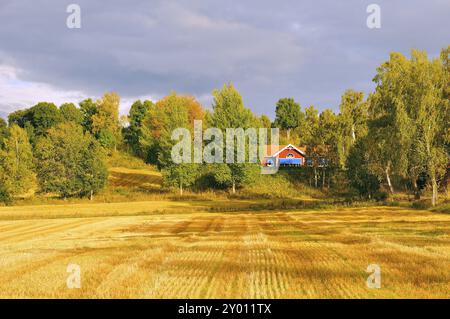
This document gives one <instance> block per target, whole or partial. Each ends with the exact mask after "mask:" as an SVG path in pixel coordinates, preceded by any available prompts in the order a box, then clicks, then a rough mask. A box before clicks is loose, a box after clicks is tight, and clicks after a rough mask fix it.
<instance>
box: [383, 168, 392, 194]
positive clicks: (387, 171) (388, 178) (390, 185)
mask: <svg viewBox="0 0 450 319" xmlns="http://www.w3.org/2000/svg"><path fill="white" fill-rule="evenodd" d="M389 171H390V164H388V165H387V166H386V170H385V173H386V181H387V183H388V186H389V192H390V193H391V194H394V187H393V186H392V183H391V177H390V175H389Z"/></svg>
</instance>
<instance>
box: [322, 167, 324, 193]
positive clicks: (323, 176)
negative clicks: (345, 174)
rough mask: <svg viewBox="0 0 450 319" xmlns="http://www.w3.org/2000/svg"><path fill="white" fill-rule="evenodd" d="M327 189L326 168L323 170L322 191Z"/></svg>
mask: <svg viewBox="0 0 450 319" xmlns="http://www.w3.org/2000/svg"><path fill="white" fill-rule="evenodd" d="M324 188H325V168H324V169H323V175H322V189H324Z"/></svg>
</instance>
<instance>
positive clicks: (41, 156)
mask: <svg viewBox="0 0 450 319" xmlns="http://www.w3.org/2000/svg"><path fill="white" fill-rule="evenodd" d="M35 157H36V163H37V175H38V180H39V184H40V186H41V189H42V190H43V191H44V192H50V193H57V194H59V195H61V196H62V197H64V198H67V197H71V196H81V197H83V196H90V197H91V198H92V196H93V194H95V193H96V192H98V191H99V190H101V189H102V188H103V187H104V186H105V185H106V182H107V178H108V171H107V167H106V164H105V161H104V153H103V151H102V149H101V147H100V145H99V143H98V142H97V141H96V140H95V139H94V138H93V137H92V136H91V135H90V134H89V133H83V129H82V127H81V126H79V125H76V124H75V123H72V122H69V123H63V124H60V125H58V126H56V127H54V128H51V129H50V130H49V131H48V136H47V137H44V138H41V139H40V140H39V141H38V143H37V146H36V151H35Z"/></svg>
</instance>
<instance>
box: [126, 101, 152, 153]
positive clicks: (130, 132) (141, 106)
mask: <svg viewBox="0 0 450 319" xmlns="http://www.w3.org/2000/svg"><path fill="white" fill-rule="evenodd" d="M153 106H154V104H153V102H152V101H149V100H146V101H144V102H142V101H141V100H137V101H136V102H134V103H133V105H132V106H131V108H130V112H129V115H128V120H129V125H128V127H126V128H125V129H124V138H125V141H126V143H127V144H128V145H129V146H130V147H131V149H132V150H133V153H134V154H135V155H137V156H139V157H143V150H142V147H141V143H140V140H141V138H142V125H143V121H144V119H145V117H146V115H147V113H148V112H149V111H150V109H151V108H152V107H153Z"/></svg>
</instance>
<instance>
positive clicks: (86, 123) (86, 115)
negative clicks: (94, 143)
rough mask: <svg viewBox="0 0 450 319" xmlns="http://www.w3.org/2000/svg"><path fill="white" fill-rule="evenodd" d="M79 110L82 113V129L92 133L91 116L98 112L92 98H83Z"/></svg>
mask: <svg viewBox="0 0 450 319" xmlns="http://www.w3.org/2000/svg"><path fill="white" fill-rule="evenodd" d="M80 111H81V114H82V115H83V120H82V121H81V125H82V126H83V128H84V131H85V132H89V133H91V134H93V133H94V131H93V117H94V115H96V114H97V113H98V109H97V104H96V103H95V102H94V101H92V99H86V100H83V101H81V102H80Z"/></svg>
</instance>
